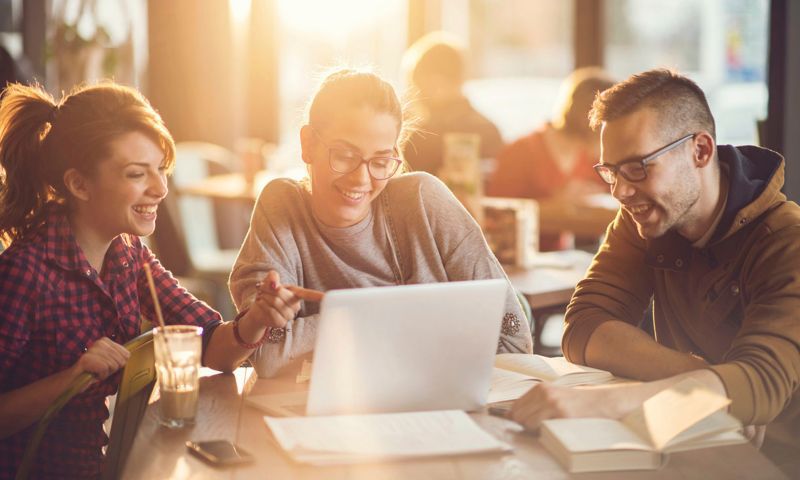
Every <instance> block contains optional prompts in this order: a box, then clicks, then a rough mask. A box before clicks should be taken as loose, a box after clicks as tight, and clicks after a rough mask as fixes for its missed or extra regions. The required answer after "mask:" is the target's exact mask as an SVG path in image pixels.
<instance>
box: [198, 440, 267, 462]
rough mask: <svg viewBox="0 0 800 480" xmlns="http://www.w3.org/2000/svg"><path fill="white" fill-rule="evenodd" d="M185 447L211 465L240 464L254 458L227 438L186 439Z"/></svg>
mask: <svg viewBox="0 0 800 480" xmlns="http://www.w3.org/2000/svg"><path fill="white" fill-rule="evenodd" d="M186 448H188V449H189V452H190V453H192V454H194V455H195V456H197V457H199V458H201V459H203V460H205V461H206V462H208V463H211V464H213V465H219V466H229V465H241V464H244V463H249V462H252V461H253V460H254V458H253V456H252V455H250V454H249V453H247V452H246V451H244V450H243V449H242V448H241V447H239V446H237V445H235V444H233V443H231V442H229V441H227V440H209V441H204V442H192V441H188V442H186Z"/></svg>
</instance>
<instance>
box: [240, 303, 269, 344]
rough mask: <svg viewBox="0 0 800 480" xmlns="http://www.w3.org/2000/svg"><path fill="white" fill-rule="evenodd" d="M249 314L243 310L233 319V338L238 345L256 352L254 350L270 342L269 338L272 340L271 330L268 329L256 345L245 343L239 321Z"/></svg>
mask: <svg viewBox="0 0 800 480" xmlns="http://www.w3.org/2000/svg"><path fill="white" fill-rule="evenodd" d="M247 312H248V310H242V311H241V312H239V313H238V314H237V315H236V317H235V318H234V319H233V338H234V339H235V340H236V343H237V344H238V345H239V346H240V347H242V348H247V349H249V350H254V349H256V348H258V347H260V346H261V345H263V344H264V342H266V341H267V340H269V338H270V329H269V327H268V328H267V329H266V330H265V331H264V335H262V336H261V338H260V339H259V340H258V341H257V342H255V343H248V342H245V341H244V339H243V338H242V336H241V334H240V333H239V320H241V319H242V317H244V316H245V315H246V314H247Z"/></svg>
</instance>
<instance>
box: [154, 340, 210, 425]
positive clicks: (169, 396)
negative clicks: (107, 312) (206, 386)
mask: <svg viewBox="0 0 800 480" xmlns="http://www.w3.org/2000/svg"><path fill="white" fill-rule="evenodd" d="M153 333H154V335H155V337H154V346H155V356H156V358H155V360H156V371H157V372H158V385H159V392H160V396H161V400H160V401H159V421H160V422H161V424H162V425H165V426H167V427H170V428H182V427H184V426H186V425H191V424H193V423H194V417H195V414H196V413H197V395H198V392H199V390H200V378H199V373H200V356H201V351H202V341H201V338H202V334H203V329H202V328H201V327H194V326H188V325H167V326H166V327H164V328H162V327H157V328H155V329H154V331H153Z"/></svg>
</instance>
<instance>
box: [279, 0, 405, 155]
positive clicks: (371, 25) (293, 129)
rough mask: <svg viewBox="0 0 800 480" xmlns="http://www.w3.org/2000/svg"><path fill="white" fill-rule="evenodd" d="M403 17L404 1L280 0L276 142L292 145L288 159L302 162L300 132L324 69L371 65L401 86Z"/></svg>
mask: <svg viewBox="0 0 800 480" xmlns="http://www.w3.org/2000/svg"><path fill="white" fill-rule="evenodd" d="M406 16H407V1H406V0H385V1H381V2H375V1H373V0H339V1H337V2H331V1H328V0H278V19H279V20H278V21H279V29H280V30H279V35H280V36H279V52H280V57H279V61H278V62H279V69H278V71H279V72H280V82H279V87H278V88H279V95H280V126H281V132H280V139H281V141H280V143H281V144H284V145H289V146H291V147H290V149H291V150H292V152H284V154H285V155H284V156H286V157H287V158H286V160H287V161H291V160H290V159H289V158H288V157H291V156H293V157H294V159H295V164H296V163H297V162H299V161H300V155H299V140H298V136H299V135H298V130H299V127H300V125H301V122H302V120H303V114H304V112H305V107H306V102H307V101H308V98H309V96H310V95H311V94H312V93H313V92H314V89H315V88H316V86H317V84H318V82H319V80H320V76H321V75H322V74H323V73H324V71H325V69H326V68H329V67H334V66H337V65H341V64H344V65H348V66H355V67H359V66H371V67H374V68H375V69H376V70H377V72H378V73H380V74H381V75H382V76H383V77H384V78H386V79H387V80H389V81H391V82H392V83H393V84H394V85H395V87H399V82H398V80H399V78H400V59H401V57H402V55H403V52H404V51H405V48H406V43H407V41H406V30H407V27H406V25H407V21H406ZM398 92H399V90H398Z"/></svg>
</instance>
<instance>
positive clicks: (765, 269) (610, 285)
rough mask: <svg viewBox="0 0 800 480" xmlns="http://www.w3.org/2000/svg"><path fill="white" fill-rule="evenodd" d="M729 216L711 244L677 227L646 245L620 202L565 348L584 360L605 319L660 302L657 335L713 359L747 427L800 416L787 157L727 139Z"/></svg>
mask: <svg viewBox="0 0 800 480" xmlns="http://www.w3.org/2000/svg"><path fill="white" fill-rule="evenodd" d="M718 152H719V158H720V162H722V164H724V165H725V166H726V168H727V173H728V180H729V187H728V197H727V202H726V206H725V209H724V210H723V213H722V218H721V220H720V222H719V224H718V226H717V228H716V230H715V232H714V234H713V236H712V237H711V240H710V241H709V242H708V244H707V245H706V247H704V248H702V249H696V248H693V247H692V245H691V244H690V243H689V242H688V241H687V240H686V239H685V238H683V237H681V236H680V235H678V234H677V233H675V232H669V233H667V234H665V235H664V236H662V237H660V238H657V239H654V240H651V241H645V240H644V239H642V238H641V237H640V236H639V235H638V233H637V231H636V226H635V224H634V222H633V220H632V218H631V217H630V215H629V214H628V213H625V212H624V211H622V210H620V212H619V213H618V215H617V217H616V219H615V220H614V222H612V224H611V225H609V228H608V231H607V234H606V240H605V242H604V243H603V245H602V246H601V247H600V249H599V251H598V253H597V255H596V256H595V258H594V262H593V263H592V266H591V267H590V269H589V271H588V272H587V275H586V278H585V279H584V280H582V281H581V282H580V283H579V284H578V287H577V289H576V291H575V294H574V296H573V297H572V301H571V303H570V305H569V308H568V310H567V314H566V322H567V327H566V331H565V334H564V337H563V342H562V348H563V350H564V354H565V355H566V357H567V358H568V359H569V360H570V361H572V362H576V363H581V364H584V363H586V359H585V356H584V352H585V348H586V344H587V342H588V340H589V337H590V336H591V334H592V332H593V331H594V330H595V329H596V328H597V327H598V325H600V324H601V323H603V322H605V321H608V320H612V319H617V320H622V321H625V322H628V323H630V324H634V325H635V324H638V323H639V322H640V321H641V319H642V315H643V311H644V310H645V309H646V307H647V306H648V305H649V303H650V300H651V298H653V300H654V306H653V316H654V329H655V335H656V340H657V341H658V342H659V343H661V344H663V345H665V346H667V347H670V348H673V349H676V350H679V351H682V352H692V353H694V354H696V355H699V356H701V357H703V358H705V359H706V360H707V361H708V363H709V364H710V367H709V368H710V369H711V370H713V371H714V372H715V373H716V374H717V375H718V376H719V378H720V379H721V380H722V382H723V384H724V385H725V388H726V389H727V392H728V396H729V397H730V398H731V399H732V403H731V413H732V414H733V415H734V416H736V417H738V418H739V419H740V420H741V421H742V422H743V423H744V424H766V423H769V422H772V421H773V420H774V419H776V418H777V417H779V416H780V417H781V418H780V419H779V420H780V421H782V422H783V421H790V423H791V424H793V428H791V429H790V430H791V431H794V432H795V433H798V434H800V432H797V430H796V427H797V426H798V424H800V422H798V420H800V395H798V393H797V392H798V384H800V207H798V205H797V204H796V203H794V202H789V201H787V200H786V197H785V196H784V195H783V193H781V187H782V186H783V180H784V162H783V158H782V157H781V156H780V155H778V154H777V153H774V152H771V151H769V150H765V149H761V148H758V147H732V146H728V145H720V146H719V147H718Z"/></svg>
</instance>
